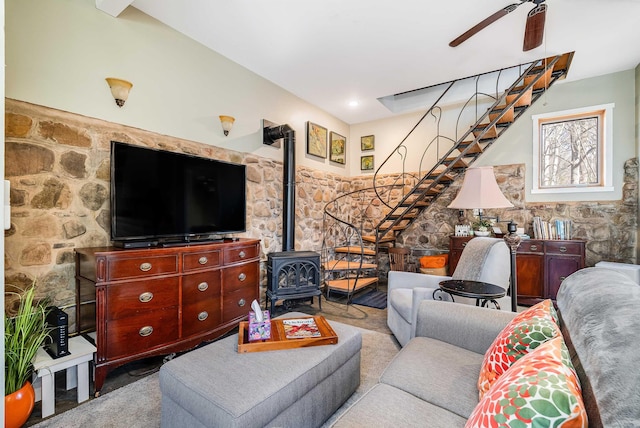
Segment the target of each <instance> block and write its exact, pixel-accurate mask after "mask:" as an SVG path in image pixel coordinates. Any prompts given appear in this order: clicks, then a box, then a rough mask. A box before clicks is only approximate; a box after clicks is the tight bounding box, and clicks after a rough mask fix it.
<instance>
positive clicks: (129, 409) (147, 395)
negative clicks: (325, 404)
mask: <svg viewBox="0 0 640 428" xmlns="http://www.w3.org/2000/svg"><path fill="white" fill-rule="evenodd" d="M359 330H361V332H362V351H361V365H360V386H359V387H358V389H357V390H356V392H355V393H354V394H353V395H352V396H351V397H350V398H349V399H348V400H347V402H346V403H345V404H344V405H343V406H342V407H341V408H340V409H338V411H337V412H336V413H335V414H334V415H333V416H332V417H331V418H330V419H329V420H328V421H327V422H326V423H325V424H324V425H323V427H328V426H329V425H331V423H333V421H335V419H336V418H337V417H338V416H339V415H340V414H341V413H342V412H344V411H345V410H346V409H347V408H348V407H349V406H350V405H351V404H352V403H354V402H355V401H356V400H358V399H359V398H360V397H361V396H362V395H363V394H364V393H365V392H366V391H368V390H369V389H370V388H371V387H373V385H375V384H376V383H377V382H378V379H379V378H380V375H381V374H382V371H383V370H384V368H385V367H386V366H387V364H388V363H389V362H390V361H391V360H392V359H393V357H394V356H395V355H396V354H397V353H398V351H399V349H400V346H399V345H398V342H396V340H395V338H394V337H393V336H391V335H388V334H383V333H377V332H375V331H371V330H365V329H359ZM34 426H35V427H38V428H46V427H56V428H57V427H64V428H80V427H95V428H119V427H130V428H157V427H159V426H160V384H159V381H158V373H154V374H152V375H150V376H147V377H146V378H144V379H141V380H139V381H136V382H134V383H131V384H129V385H126V386H124V387H122V388H120V389H117V390H115V391H113V392H109V393H107V394H104V395H102V396H101V397H99V398H97V399H95V400H91V401H89V402H88V403H85V404H81V405H79V406H78V407H75V408H73V409H71V410H69V411H67V412H64V413H61V414H59V415H56V416H53V417H51V418H50V419H46V420H44V421H42V422H40V423H38V424H36V425H34Z"/></svg>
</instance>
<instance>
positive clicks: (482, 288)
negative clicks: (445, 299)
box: [433, 279, 507, 309]
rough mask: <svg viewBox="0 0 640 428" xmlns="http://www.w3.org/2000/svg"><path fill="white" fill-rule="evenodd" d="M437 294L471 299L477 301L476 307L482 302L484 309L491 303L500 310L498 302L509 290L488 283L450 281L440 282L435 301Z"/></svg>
mask: <svg viewBox="0 0 640 428" xmlns="http://www.w3.org/2000/svg"><path fill="white" fill-rule="evenodd" d="M437 292H441V293H442V292H444V293H447V294H449V295H450V296H451V300H453V296H454V295H455V296H460V297H469V298H471V299H476V306H480V301H482V307H485V306H488V303H489V302H491V303H493V304H494V305H495V307H496V309H500V305H499V304H498V302H497V301H496V299H499V298H501V297H504V296H505V295H506V294H507V290H505V289H504V288H502V287H499V286H497V285H494V284H489V283H488V282H480V281H466V280H461V279H450V280H447V281H442V282H440V288H436V289H435V290H434V291H433V299H434V300H435V299H436V293H437Z"/></svg>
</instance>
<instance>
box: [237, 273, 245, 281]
mask: <svg viewBox="0 0 640 428" xmlns="http://www.w3.org/2000/svg"><path fill="white" fill-rule="evenodd" d="M238 279H239V280H240V281H244V280H245V279H247V275H245V274H244V272H243V273H241V274H240V275H238Z"/></svg>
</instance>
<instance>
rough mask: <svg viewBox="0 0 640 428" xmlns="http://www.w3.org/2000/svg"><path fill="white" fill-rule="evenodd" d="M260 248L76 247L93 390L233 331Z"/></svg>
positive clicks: (255, 289) (254, 291) (253, 291)
mask: <svg viewBox="0 0 640 428" xmlns="http://www.w3.org/2000/svg"><path fill="white" fill-rule="evenodd" d="M259 256H260V246H259V241H257V240H249V239H238V240H225V241H224V242H220V243H212V244H202V245H193V246H180V247H171V248H147V249H122V248H115V247H97V248H79V249H77V250H76V252H75V261H76V288H77V293H76V296H77V311H76V328H77V331H78V332H79V333H88V332H93V331H95V332H96V348H97V351H96V361H95V389H96V395H98V394H99V393H100V390H101V389H102V385H103V384H104V380H105V378H106V376H107V374H108V373H109V371H111V370H113V369H114V368H116V367H118V366H120V365H122V364H125V363H128V362H131V361H134V360H137V359H140V358H146V357H149V356H153V355H163V354H169V353H172V352H179V351H184V350H187V349H190V348H193V347H195V346H197V345H198V344H200V343H201V342H203V341H207V340H212V339H215V338H218V337H220V336H222V335H224V334H225V333H227V332H228V331H230V330H232V329H233V328H235V327H236V326H237V325H238V323H239V322H240V321H241V320H243V319H245V318H246V317H247V315H248V313H249V310H250V305H251V301H252V300H253V299H257V298H258V295H259V294H258V293H259V282H260V281H259V276H260V266H259Z"/></svg>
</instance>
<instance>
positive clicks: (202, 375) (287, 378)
mask: <svg viewBox="0 0 640 428" xmlns="http://www.w3.org/2000/svg"><path fill="white" fill-rule="evenodd" d="M306 316H308V315H306V314H302V313H296V312H293V313H289V314H286V315H284V316H283V317H286V318H299V317H306ZM330 324H331V327H332V328H333V329H334V330H335V332H336V333H337V335H338V343H337V344H336V345H325V346H312V347H308V348H298V349H290V350H282V351H270V352H253V353H246V354H245V353H243V354H239V353H238V352H237V347H238V337H237V335H233V336H229V337H227V338H225V339H222V340H219V341H217V342H214V343H212V344H210V345H206V346H204V347H202V348H199V349H196V350H194V351H191V352H189V353H186V354H184V355H181V356H180V357H178V358H175V359H173V360H172V361H169V362H168V363H166V364H164V365H163V366H162V368H161V369H160V391H161V393H162V419H161V426H162V427H165V428H169V427H184V426H188V427H225V428H227V427H242V428H245V427H269V426H271V427H317V426H320V425H322V423H323V422H324V421H325V420H327V419H328V418H329V417H330V416H331V415H332V414H333V413H334V412H335V411H336V410H337V409H338V408H339V407H340V406H341V405H342V404H343V403H344V402H345V401H346V400H347V398H349V396H351V394H353V392H354V391H355V390H356V388H357V387H358V385H359V384H360V349H361V347H362V338H361V335H360V332H359V331H358V329H357V328H355V327H352V326H348V325H345V324H342V323H338V322H330Z"/></svg>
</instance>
